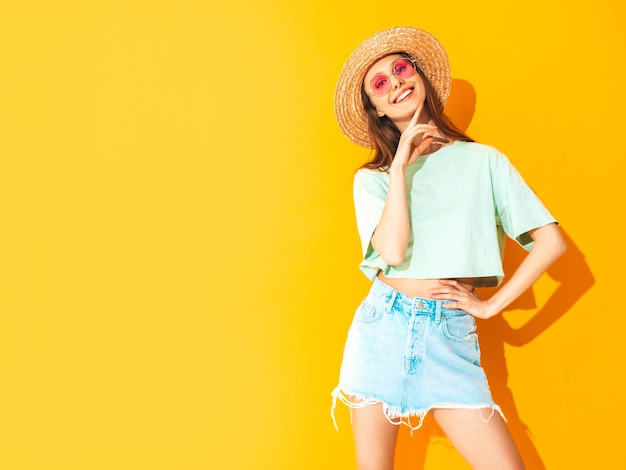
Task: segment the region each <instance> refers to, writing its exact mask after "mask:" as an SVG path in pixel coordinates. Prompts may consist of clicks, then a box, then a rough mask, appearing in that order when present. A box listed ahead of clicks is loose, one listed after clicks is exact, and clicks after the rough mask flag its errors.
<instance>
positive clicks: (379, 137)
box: [361, 52, 474, 171]
mask: <svg viewBox="0 0 626 470" xmlns="http://www.w3.org/2000/svg"><path fill="white" fill-rule="evenodd" d="M397 54H400V55H402V56H404V57H407V58H409V59H411V60H412V61H413V63H414V64H416V63H417V62H416V60H415V59H414V58H413V57H411V56H410V55H409V54H407V53H405V52H397ZM415 70H417V73H418V75H419V76H420V77H421V79H422V81H423V82H424V88H425V91H426V99H425V100H424V107H425V108H426V111H427V112H428V113H429V114H430V116H431V118H432V119H433V121H434V123H435V125H436V126H437V128H438V129H439V131H440V132H441V133H442V134H443V135H445V136H446V137H448V138H452V139H455V140H463V141H466V142H474V140H473V139H472V138H471V137H469V136H468V135H467V134H465V133H464V132H463V131H461V130H460V129H459V128H458V127H456V126H455V125H454V123H453V122H452V121H451V120H450V118H448V116H446V115H445V114H444V112H443V105H442V104H441V102H440V101H439V97H438V95H437V92H436V91H435V88H434V87H433V86H432V84H431V83H430V81H429V80H428V79H427V78H426V76H425V75H424V72H422V70H421V69H420V68H419V67H418V66H417V65H416V66H415ZM361 99H362V100H363V106H364V108H365V114H366V115H367V129H368V131H369V134H370V137H371V138H372V140H373V141H374V146H375V147H374V155H373V157H372V159H371V160H369V161H368V162H367V163H365V164H363V165H362V166H361V168H370V169H378V170H381V171H385V170H387V169H388V168H389V166H390V165H391V162H392V161H393V157H394V155H395V154H396V150H397V148H398V142H399V141H400V131H399V130H398V128H397V127H396V125H395V124H394V123H393V121H392V120H391V119H389V118H388V117H387V116H383V117H380V116H378V112H377V111H376V107H375V106H374V105H373V104H372V102H371V101H370V97H369V96H368V94H367V93H366V92H365V89H364V88H363V87H361Z"/></svg>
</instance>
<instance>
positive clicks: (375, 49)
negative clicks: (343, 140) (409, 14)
mask: <svg viewBox="0 0 626 470" xmlns="http://www.w3.org/2000/svg"><path fill="white" fill-rule="evenodd" d="M397 52H406V53H408V54H410V55H411V56H413V57H414V58H415V59H416V60H417V65H418V66H419V68H420V69H421V70H422V71H423V72H424V74H425V75H426V77H428V79H429V80H430V83H431V84H432V85H433V87H434V88H435V90H436V91H437V95H438V97H439V101H440V102H441V106H442V107H443V105H445V103H446V100H447V99H448V95H449V94H450V84H451V82H452V78H451V76H450V65H449V63H448V56H447V55H446V51H445V50H444V49H443V47H442V46H441V44H440V43H439V41H437V39H435V37H434V36H432V35H431V34H430V33H427V32H426V31H424V30H421V29H418V28H413V27H399V28H391V29H387V30H385V31H381V32H379V33H377V34H375V35H373V36H372V37H370V38H368V39H366V40H365V41H363V42H362V43H361V45H360V46H359V47H357V48H356V50H355V51H354V52H353V53H352V55H351V56H350V57H349V58H348V60H347V61H346V63H345V64H344V66H343V69H342V70H341V74H340V75H339V80H338V82H337V87H336V88H335V115H336V116H337V122H338V123H339V127H340V128H341V130H342V131H343V133H344V134H345V135H346V136H347V137H348V138H349V139H350V140H352V141H353V142H354V143H355V144H357V145H360V146H361V147H366V148H374V143H373V140H372V139H371V138H370V136H369V133H368V132H367V117H366V115H365V110H364V108H363V101H362V99H361V87H362V85H363V80H364V78H365V73H366V72H367V70H368V69H369V68H370V67H371V65H372V64H373V63H374V62H376V61H377V60H379V59H381V58H383V57H385V56H387V55H389V54H393V53H397Z"/></svg>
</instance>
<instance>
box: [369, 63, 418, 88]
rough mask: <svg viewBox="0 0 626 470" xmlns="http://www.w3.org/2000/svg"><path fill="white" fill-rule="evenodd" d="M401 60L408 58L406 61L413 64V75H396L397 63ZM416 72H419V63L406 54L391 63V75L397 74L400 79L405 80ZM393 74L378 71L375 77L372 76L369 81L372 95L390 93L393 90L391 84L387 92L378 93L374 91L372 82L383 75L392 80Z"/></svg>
mask: <svg viewBox="0 0 626 470" xmlns="http://www.w3.org/2000/svg"><path fill="white" fill-rule="evenodd" d="M401 60H406V61H408V62H409V63H410V64H411V66H412V68H413V73H412V74H411V75H408V76H406V77H400V76H398V75H396V72H395V70H396V64H397V63H398V62H400V61H401ZM416 73H417V64H416V63H415V60H414V59H413V58H411V57H404V56H402V57H399V58H398V59H396V60H394V61H393V63H392V64H391V75H393V76H395V77H396V78H398V79H400V80H404V79H405V78H411V77H412V76H413V75H415V74H416ZM391 75H389V74H386V73H377V74H376V75H374V77H372V79H371V80H370V83H369V85H370V90H369V93H370V96H372V95H374V96H379V97H381V96H385V95H387V94H389V92H390V91H391V85H389V89H388V90H387V91H386V92H385V93H383V94H378V93H376V92H374V90H372V82H373V81H374V79H376V78H378V77H381V76H383V77H386V78H387V80H389V81H391Z"/></svg>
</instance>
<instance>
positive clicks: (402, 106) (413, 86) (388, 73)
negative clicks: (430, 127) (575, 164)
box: [363, 54, 430, 131]
mask: <svg viewBox="0 0 626 470" xmlns="http://www.w3.org/2000/svg"><path fill="white" fill-rule="evenodd" d="M363 89H364V90H365V92H366V93H367V95H368V96H369V98H370V101H371V102H372V104H373V105H374V107H375V108H376V111H377V113H378V116H379V117H383V116H387V117H388V118H389V119H391V120H392V121H393V122H394V123H395V124H396V126H397V127H398V129H400V130H401V131H402V130H404V127H406V124H407V123H408V122H409V121H410V120H411V118H412V117H413V114H414V113H415V111H416V110H417V107H418V106H419V104H420V103H423V102H424V100H425V99H426V90H425V87H424V82H423V81H422V79H421V77H420V76H419V74H418V73H414V66H413V64H412V63H411V62H410V61H407V59H406V58H405V57H404V56H402V55H400V54H392V55H388V56H385V57H383V58H382V59H380V60H378V61H376V62H374V64H373V65H372V66H371V67H370V68H369V70H368V71H367V73H366V74H365V79H364V81H363ZM383 93H384V94H383ZM381 94H382V96H380V95H381ZM428 119H430V116H426V115H424V113H422V115H420V121H424V122H428Z"/></svg>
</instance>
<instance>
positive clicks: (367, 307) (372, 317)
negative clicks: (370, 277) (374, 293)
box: [354, 299, 383, 323]
mask: <svg viewBox="0 0 626 470" xmlns="http://www.w3.org/2000/svg"><path fill="white" fill-rule="evenodd" d="M382 316H383V311H382V309H381V308H376V307H374V306H373V305H372V304H370V303H369V302H368V301H367V299H365V300H363V302H361V305H359V308H357V309H356V314H355V315H354V319H355V320H358V321H360V322H363V323H371V322H374V321H376V320H378V319H380V318H381V317H382Z"/></svg>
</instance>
